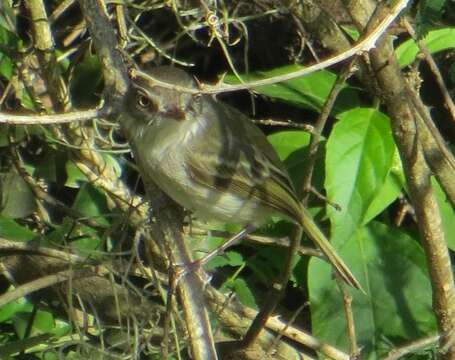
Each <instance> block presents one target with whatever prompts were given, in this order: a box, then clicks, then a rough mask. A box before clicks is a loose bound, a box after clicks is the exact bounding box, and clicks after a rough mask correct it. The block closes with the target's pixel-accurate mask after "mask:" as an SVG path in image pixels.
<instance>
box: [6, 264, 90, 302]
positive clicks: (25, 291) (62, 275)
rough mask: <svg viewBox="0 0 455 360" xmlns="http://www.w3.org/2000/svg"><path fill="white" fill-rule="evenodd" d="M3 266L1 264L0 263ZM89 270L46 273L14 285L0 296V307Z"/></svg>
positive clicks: (81, 275) (79, 275) (82, 274)
mask: <svg viewBox="0 0 455 360" xmlns="http://www.w3.org/2000/svg"><path fill="white" fill-rule="evenodd" d="M0 266H2V267H3V265H1V264H0ZM90 274H92V273H91V272H89V273H87V272H86V271H75V270H64V271H60V272H58V273H56V274H52V275H46V276H43V277H41V278H39V279H36V280H33V281H30V282H28V283H26V284H24V285H20V286H18V287H16V288H15V289H14V290H13V291H9V292H7V293H4V294H3V295H1V296H0V307H1V306H4V305H6V304H8V303H10V302H11V301H15V300H18V299H20V298H21V297H24V296H27V295H29V294H31V293H33V292H35V291H38V290H41V289H44V288H47V287H49V286H52V285H56V284H58V283H61V282H64V281H68V280H69V279H70V278H71V277H74V276H77V277H83V276H84V275H90Z"/></svg>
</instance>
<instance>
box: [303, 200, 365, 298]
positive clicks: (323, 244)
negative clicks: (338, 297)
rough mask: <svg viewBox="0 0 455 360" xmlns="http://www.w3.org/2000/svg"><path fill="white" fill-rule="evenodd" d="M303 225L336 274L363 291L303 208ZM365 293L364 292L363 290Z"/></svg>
mask: <svg viewBox="0 0 455 360" xmlns="http://www.w3.org/2000/svg"><path fill="white" fill-rule="evenodd" d="M301 214H302V219H301V225H302V227H303V230H304V231H305V232H306V233H307V235H308V236H309V237H310V238H311V240H313V241H314V242H315V243H316V245H317V246H318V247H319V248H320V249H321V250H322V252H323V253H324V255H325V256H326V257H327V259H328V260H329V262H330V263H331V264H332V266H333V267H334V268H335V270H336V272H337V273H338V274H339V275H340V276H341V278H342V279H343V280H344V281H345V282H346V283H347V284H349V285H351V286H353V287H355V288H357V289H360V290H362V286H361V285H360V283H359V282H358V281H357V279H356V278H355V276H354V275H353V274H352V272H351V270H349V268H348V267H347V265H346V264H345V263H344V261H343V260H342V259H341V258H340V257H339V256H338V254H337V253H336V251H335V249H334V248H333V246H332V244H330V242H329V241H328V240H327V238H326V236H325V235H324V234H323V233H322V231H321V230H320V229H319V227H318V226H317V225H316V224H315V222H314V221H313V219H312V217H311V215H310V214H309V213H308V211H307V210H306V209H305V208H303V207H302V212H301ZM362 291H363V290H362Z"/></svg>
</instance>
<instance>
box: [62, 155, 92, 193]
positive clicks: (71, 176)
mask: <svg viewBox="0 0 455 360" xmlns="http://www.w3.org/2000/svg"><path fill="white" fill-rule="evenodd" d="M65 168H66V175H67V179H66V182H65V186H68V187H72V188H76V189H77V188H79V187H80V186H81V184H84V183H86V182H87V177H86V176H85V175H84V173H83V172H82V171H80V170H79V168H78V167H77V166H76V165H75V164H74V163H73V162H72V161H71V160H69V161H67V163H66V166H65Z"/></svg>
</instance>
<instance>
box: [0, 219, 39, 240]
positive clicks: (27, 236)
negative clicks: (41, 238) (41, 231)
mask: <svg viewBox="0 0 455 360" xmlns="http://www.w3.org/2000/svg"><path fill="white" fill-rule="evenodd" d="M0 236H1V237H4V238H6V239H8V240H13V241H29V240H32V239H33V238H35V237H36V234H35V233H34V232H33V231H31V230H29V229H27V228H26V227H24V226H21V225H19V224H18V223H17V222H15V221H14V220H13V219H9V218H6V217H4V216H0Z"/></svg>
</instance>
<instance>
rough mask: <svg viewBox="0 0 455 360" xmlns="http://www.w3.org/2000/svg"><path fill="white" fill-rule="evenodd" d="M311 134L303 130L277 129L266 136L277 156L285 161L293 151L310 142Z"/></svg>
mask: <svg viewBox="0 0 455 360" xmlns="http://www.w3.org/2000/svg"><path fill="white" fill-rule="evenodd" d="M310 138H311V135H310V134H309V133H307V132H305V131H279V132H276V133H273V134H272V135H269V136H267V140H268V141H269V142H270V143H271V144H272V146H273V147H274V148H275V150H276V152H277V153H278V156H279V157H280V159H281V160H282V161H285V160H286V159H287V158H288V157H289V156H290V155H291V154H292V153H293V152H294V151H297V150H300V149H301V148H303V147H306V146H308V145H309V144H310Z"/></svg>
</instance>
